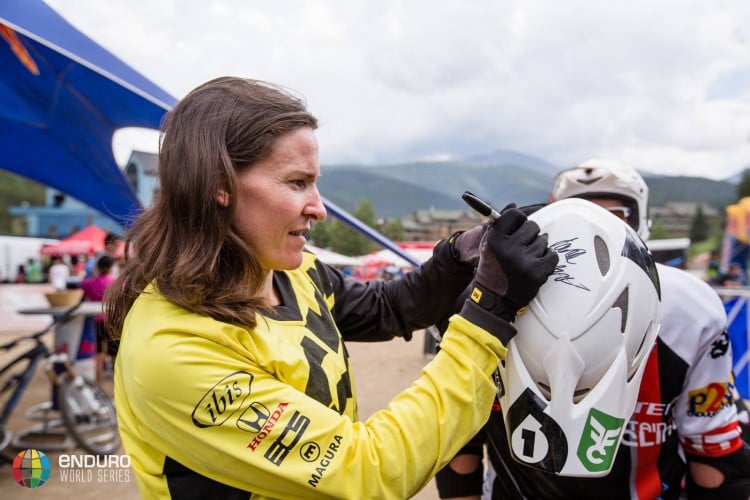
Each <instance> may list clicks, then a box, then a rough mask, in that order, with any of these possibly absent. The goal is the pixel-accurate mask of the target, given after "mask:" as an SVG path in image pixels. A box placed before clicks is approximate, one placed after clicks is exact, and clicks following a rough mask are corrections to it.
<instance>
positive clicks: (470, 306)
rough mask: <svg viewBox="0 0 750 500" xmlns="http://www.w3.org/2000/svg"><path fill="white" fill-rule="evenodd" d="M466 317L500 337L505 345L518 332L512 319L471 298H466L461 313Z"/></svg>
mask: <svg viewBox="0 0 750 500" xmlns="http://www.w3.org/2000/svg"><path fill="white" fill-rule="evenodd" d="M459 314H460V315H461V316H463V317H464V319H466V320H468V321H470V322H472V323H474V324H475V325H477V326H478V327H480V328H482V329H483V330H486V331H488V332H490V333H491V334H492V335H494V336H495V337H497V338H498V339H500V342H502V343H503V345H504V346H507V345H508V342H510V339H512V338H513V336H514V335H515V334H516V329H515V328H513V325H511V324H510V321H508V320H506V319H504V318H503V317H502V316H498V315H497V314H495V313H493V312H491V311H489V310H487V309H485V308H483V307H482V306H480V305H479V304H477V303H476V302H474V301H472V299H471V298H468V299H466V302H464V306H463V307H462V308H461V312H460V313H459Z"/></svg>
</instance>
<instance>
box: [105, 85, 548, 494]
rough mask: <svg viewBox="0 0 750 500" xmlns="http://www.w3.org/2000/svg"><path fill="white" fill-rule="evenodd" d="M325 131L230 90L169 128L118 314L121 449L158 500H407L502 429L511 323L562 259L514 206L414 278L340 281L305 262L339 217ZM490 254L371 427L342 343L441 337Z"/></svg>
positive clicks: (207, 93)
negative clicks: (317, 231)
mask: <svg viewBox="0 0 750 500" xmlns="http://www.w3.org/2000/svg"><path fill="white" fill-rule="evenodd" d="M316 127H317V120H316V119H315V117H314V116H313V115H311V114H310V113H309V112H308V111H307V110H306V108H305V105H304V103H303V102H302V101H301V99H299V98H298V97H295V96H294V95H292V94H291V93H289V92H287V91H285V90H283V89H281V88H278V87H275V86H273V85H270V84H268V83H265V82H260V81H253V80H244V79H240V78H229V77H226V78H219V79H216V80H213V81H210V82H208V83H206V84H204V85H201V86H200V87H198V88H197V89H195V90H193V91H192V92H191V93H189V94H188V95H187V96H186V97H185V98H184V99H183V100H182V101H181V102H180V103H178V104H177V106H176V107H175V108H174V109H173V110H172V111H171V112H170V113H169V115H168V117H167V119H166V122H165V124H164V127H163V136H162V143H161V150H160V153H159V176H160V182H161V186H160V190H159V193H158V195H157V197H156V199H155V201H154V204H153V205H152V206H151V207H150V208H149V209H147V210H146V211H145V212H144V213H143V215H141V217H140V218H139V219H138V220H136V221H135V223H134V224H133V226H132V228H131V231H130V234H129V239H130V243H131V245H132V246H131V250H130V256H129V259H128V261H127V262H126V263H125V264H124V266H123V269H122V271H121V275H120V277H119V279H118V281H117V282H116V283H115V284H114V285H113V286H112V287H110V288H109V291H108V296H107V305H108V309H107V311H108V316H107V320H108V322H109V327H110V331H112V332H113V333H114V334H115V336H118V337H120V338H121V344H120V351H119V355H118V358H117V363H116V367H115V400H116V405H117V413H118V420H119V425H120V431H121V434H122V438H123V443H124V446H125V450H126V452H127V453H128V454H129V455H130V458H131V463H132V466H133V469H134V470H135V474H136V477H137V480H138V484H139V488H140V490H141V493H142V495H143V496H144V497H145V498H224V499H227V498H249V497H250V496H251V495H252V497H253V498H314V497H329V498H330V497H338V498H407V497H410V496H412V495H414V494H415V493H416V492H417V491H419V489H421V487H422V486H424V485H425V484H426V483H427V481H428V480H429V479H430V478H431V477H432V475H433V474H434V473H435V472H436V471H437V470H438V469H439V468H440V467H441V466H442V465H444V464H445V462H446V461H447V460H448V459H449V458H450V457H451V456H452V454H454V453H455V452H456V451H457V450H458V448H459V447H460V446H461V445H462V444H463V443H464V442H465V441H466V440H467V439H468V438H469V437H471V436H472V435H473V433H475V432H476V431H477V430H478V429H479V427H480V426H481V425H482V423H483V421H484V419H485V418H486V415H487V414H488V413H489V409H490V405H491V404H492V399H493V395H494V393H495V390H496V389H495V385H494V383H493V381H492V376H491V375H492V372H493V371H494V369H495V367H496V366H497V363H498V361H499V360H500V359H501V358H502V357H503V356H504V353H505V348H504V346H503V344H504V343H506V342H507V341H508V340H509V339H510V337H512V335H514V334H515V330H514V329H513V327H512V325H511V324H510V321H512V320H513V317H514V313H515V311H516V310H517V308H518V307H521V306H523V305H525V304H526V303H528V301H529V300H530V299H531V298H532V297H533V296H534V295H535V294H536V291H537V290H538V288H539V286H541V284H542V283H543V282H544V281H545V280H546V279H547V276H548V275H549V274H550V273H551V272H552V270H553V268H554V266H555V263H556V262H557V257H556V255H555V254H554V253H553V252H550V251H549V250H548V249H547V246H546V240H545V239H544V238H542V237H540V236H539V235H538V226H537V225H536V224H535V223H533V222H531V221H528V220H526V217H525V215H523V213H521V212H520V211H518V210H516V209H513V208H510V209H507V210H505V211H504V212H503V214H502V216H501V217H500V218H499V219H498V220H496V221H495V222H493V223H492V224H490V225H487V226H486V227H477V228H476V229H473V230H471V231H468V232H466V233H461V234H457V235H454V236H453V237H451V238H450V239H449V240H446V241H442V242H439V243H438V244H437V245H436V247H435V251H434V256H433V258H432V259H430V260H429V261H428V262H426V263H425V264H423V265H422V266H421V267H419V268H417V269H416V270H415V271H413V272H411V273H409V274H407V275H406V276H405V277H404V278H403V279H401V280H398V281H392V282H387V283H385V282H379V283H375V282H372V283H360V282H357V281H356V280H354V279H352V278H349V277H345V276H344V275H343V274H342V273H341V272H339V271H337V270H336V269H334V268H332V267H329V266H327V265H325V264H322V263H321V262H320V261H318V260H317V259H316V257H315V256H314V255H313V254H311V253H309V252H307V251H306V250H305V249H304V247H305V243H306V234H307V233H308V231H309V230H310V226H311V223H312V222H314V221H319V220H322V219H324V218H325V215H326V213H325V208H324V207H323V204H322V202H321V198H320V195H319V193H318V190H317V187H316V182H317V179H318V177H319V176H320V167H319V163H318V149H317V142H316V140H315V135H314V130H315V128H316ZM480 240H481V241H482V242H484V244H483V245H482V246H481V251H480V248H479V243H480ZM477 256H478V257H479V264H478V270H477V274H476V278H475V279H474V281H475V288H476V291H477V293H476V294H474V295H473V300H468V301H467V302H466V304H465V306H464V308H463V309H462V311H461V313H460V314H459V315H456V316H454V317H453V318H452V320H451V326H450V327H449V329H448V331H447V332H446V335H445V338H444V340H443V343H442V345H441V352H440V353H439V354H438V355H437V356H436V357H435V358H434V359H433V360H432V361H431V362H430V363H429V364H428V365H427V366H426V367H425V369H424V372H423V375H422V377H420V378H419V379H418V380H417V381H416V382H415V383H414V384H413V385H412V386H411V387H410V388H409V389H407V390H405V391H404V392H403V393H401V394H400V395H398V396H396V398H394V400H393V401H392V403H391V404H390V405H389V407H388V408H387V409H385V410H382V411H380V412H377V413H376V414H374V415H373V416H371V417H370V418H369V419H368V420H367V421H365V422H360V421H358V418H357V408H356V392H355V388H354V383H353V381H352V379H351V372H350V367H349V357H348V355H347V351H346V348H345V345H344V341H383V340H389V339H391V338H393V337H394V336H403V337H406V338H409V337H410V336H411V332H412V331H413V330H415V329H418V328H424V327H426V326H428V325H430V324H433V323H435V322H436V321H437V320H438V319H439V318H440V317H441V315H442V314H444V313H443V311H446V310H448V307H449V306H450V304H451V303H452V302H453V301H454V300H455V299H456V297H457V296H458V295H459V294H460V293H461V291H462V290H463V289H464V288H465V287H466V286H467V285H468V284H469V283H470V282H471V280H472V271H473V269H474V264H476V258H477ZM435 436H437V439H436V437H435Z"/></svg>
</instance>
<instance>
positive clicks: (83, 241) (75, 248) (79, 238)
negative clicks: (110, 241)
mask: <svg viewBox="0 0 750 500" xmlns="http://www.w3.org/2000/svg"><path fill="white" fill-rule="evenodd" d="M106 235H107V232H106V231H105V230H103V229H102V228H100V227H99V226H95V225H94V224H92V225H90V226H88V227H86V228H84V229H81V230H80V231H78V232H77V233H73V234H71V235H70V236H68V237H67V238H64V239H62V240H60V242H59V243H55V244H54V245H44V246H42V249H41V250H40V253H41V254H42V255H48V256H55V255H60V256H62V255H94V254H95V253H97V252H101V251H102V250H104V237H105V236H106Z"/></svg>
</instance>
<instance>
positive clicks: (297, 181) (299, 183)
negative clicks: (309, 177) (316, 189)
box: [292, 179, 307, 188]
mask: <svg viewBox="0 0 750 500" xmlns="http://www.w3.org/2000/svg"><path fill="white" fill-rule="evenodd" d="M292 185H293V186H294V187H298V188H303V187H305V186H307V182H305V181H304V180H302V179H295V180H293V181H292Z"/></svg>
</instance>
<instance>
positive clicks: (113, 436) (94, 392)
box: [57, 376, 120, 455]
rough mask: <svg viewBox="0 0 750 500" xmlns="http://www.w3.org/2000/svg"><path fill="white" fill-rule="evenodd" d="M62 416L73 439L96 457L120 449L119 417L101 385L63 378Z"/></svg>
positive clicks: (78, 379) (78, 378)
mask: <svg viewBox="0 0 750 500" xmlns="http://www.w3.org/2000/svg"><path fill="white" fill-rule="evenodd" d="M57 390H58V397H59V402H58V404H59V405H60V413H62V416H63V419H64V420H65V425H66V426H67V428H68V430H69V431H70V433H71V435H72V436H73V439H75V440H76V442H77V443H78V445H79V446H80V447H81V448H83V449H84V450H86V451H88V452H89V453H92V454H94V455H107V454H110V453H113V452H115V451H117V449H118V448H119V447H120V433H119V432H118V430H117V416H116V415H115V407H114V404H112V400H111V399H110V398H109V396H108V395H107V393H106V392H104V391H103V390H102V389H101V388H100V387H99V386H98V385H96V384H94V383H92V382H89V381H87V380H85V379H83V377H80V376H78V377H75V378H73V379H71V378H70V377H67V376H66V377H63V378H62V380H61V381H60V387H58V389H57Z"/></svg>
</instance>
